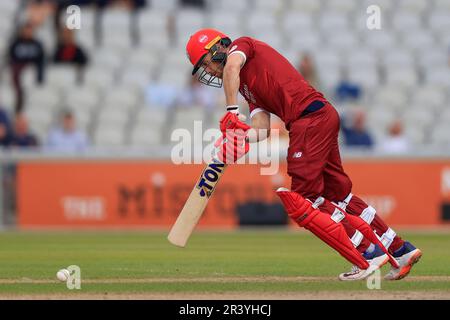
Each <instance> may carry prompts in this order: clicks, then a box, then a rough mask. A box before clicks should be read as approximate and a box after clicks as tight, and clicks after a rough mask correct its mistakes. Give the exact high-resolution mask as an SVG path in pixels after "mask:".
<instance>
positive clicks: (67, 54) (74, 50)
mask: <svg viewBox="0 0 450 320" xmlns="http://www.w3.org/2000/svg"><path fill="white" fill-rule="evenodd" d="M53 62H55V63H68V64H73V65H74V66H76V67H77V71H78V77H77V79H78V83H82V82H83V71H84V67H85V66H86V64H87V63H88V57H87V55H86V53H85V52H84V50H83V48H81V47H80V46H79V45H78V44H77V43H76V42H75V37H74V32H73V30H70V29H68V28H63V29H61V31H60V34H59V41H58V45H57V47H56V50H55V52H54V54H53Z"/></svg>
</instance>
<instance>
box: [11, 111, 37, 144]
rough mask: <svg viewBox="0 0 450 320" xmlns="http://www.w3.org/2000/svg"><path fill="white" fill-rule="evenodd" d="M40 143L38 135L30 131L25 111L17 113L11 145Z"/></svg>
mask: <svg viewBox="0 0 450 320" xmlns="http://www.w3.org/2000/svg"><path fill="white" fill-rule="evenodd" d="M38 144H39V143H38V139H37V138H36V136H35V135H34V134H32V133H30V131H29V128H28V120H27V118H26V117H25V115H24V114H23V113H18V114H16V118H15V119H14V132H13V136H12V139H11V146H15V147H36V146H37V145H38Z"/></svg>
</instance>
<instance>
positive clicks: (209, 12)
mask: <svg viewBox="0 0 450 320" xmlns="http://www.w3.org/2000/svg"><path fill="white" fill-rule="evenodd" d="M373 3H376V4H378V5H379V6H380V7H381V9H382V29H381V30H368V29H367V27H366V19H367V12H366V9H367V6H369V5H371V4H373ZM19 5H20V1H0V37H1V39H2V40H1V41H0V50H2V52H3V53H6V52H7V50H8V45H9V42H8V39H11V37H12V35H13V34H14V31H15V29H16V27H17V25H16V23H17V22H16V19H15V17H16V16H20V15H22V16H23V13H22V14H19V12H21V11H20V10H22V11H23V8H20V7H19ZM249 8H252V10H248V9H249ZM95 10H96V9H95V8H94V7H93V6H84V7H82V11H81V14H82V25H81V29H80V30H77V31H76V36H77V40H78V42H79V43H80V44H81V46H82V47H83V48H84V49H85V50H86V51H87V52H88V54H89V56H90V57H91V59H90V63H89V65H88V66H87V70H86V72H85V75H84V82H83V84H79V83H77V81H76V73H75V71H74V68H72V67H71V66H57V65H54V64H52V63H51V62H50V61H49V62H48V63H47V75H46V80H45V84H44V85H43V86H38V85H37V84H36V82H35V81H34V79H35V74H34V70H31V69H30V70H26V72H25V73H24V74H23V84H24V87H25V88H26V92H27V94H26V101H25V112H26V115H27V118H28V119H29V122H30V127H31V129H32V130H34V132H35V133H36V134H37V135H38V137H39V139H40V140H42V139H43V138H44V137H45V136H46V134H47V130H48V129H49V127H50V125H51V123H52V122H53V121H54V119H55V117H56V115H57V114H58V112H59V111H60V110H61V109H62V108H64V107H67V106H69V107H70V108H71V109H72V110H75V113H76V118H77V123H78V126H79V127H81V128H83V129H85V130H87V132H88V134H89V135H90V140H91V141H93V142H94V144H95V145H96V146H99V147H102V146H105V147H110V146H134V147H139V146H142V147H145V146H155V145H161V144H165V143H167V132H166V131H164V130H167V129H168V128H177V127H183V126H184V127H187V128H188V129H189V130H190V129H191V128H192V126H191V124H190V122H192V121H194V120H208V121H209V120H210V122H207V123H208V125H211V126H217V125H216V124H214V123H213V122H214V121H215V120H217V118H218V115H220V113H221V112H222V110H223V108H222V107H223V106H222V105H221V103H222V100H220V99H218V101H217V110H213V113H212V116H211V117H209V116H208V114H207V110H206V109H205V108H203V107H202V106H197V105H195V106H192V107H190V108H178V107H177V105H176V102H174V103H170V105H169V106H158V105H152V104H151V101H152V100H151V99H147V98H146V97H147V96H146V95H148V94H149V92H152V91H149V90H148V88H149V86H151V85H152V84H158V85H159V84H161V85H164V86H166V87H169V88H170V89H171V90H172V92H180V91H181V90H182V89H183V88H185V87H186V86H188V85H189V84H188V78H187V77H186V75H187V74H188V73H189V71H190V68H191V66H190V64H189V62H188V61H187V58H186V54H185V48H184V45H185V43H186V41H187V40H188V37H189V35H190V34H191V33H193V32H194V31H195V30H197V29H198V28H201V27H205V26H208V27H214V28H218V29H221V30H223V31H224V32H225V33H228V34H230V36H231V37H237V36H239V35H251V36H255V37H259V38H260V39H261V40H263V41H266V42H268V43H269V44H271V45H272V46H274V47H275V48H277V49H278V50H280V52H282V53H283V54H285V56H286V57H287V58H288V59H289V60H290V61H291V63H292V64H293V65H295V66H297V65H298V60H299V54H301V53H302V52H308V53H309V54H312V56H313V58H314V60H315V63H316V67H317V71H318V76H319V79H320V88H318V89H320V90H321V91H323V92H324V93H325V94H326V96H327V97H328V98H329V99H330V100H331V101H332V102H334V103H335V104H336V106H337V108H338V110H343V109H345V108H346V106H345V105H337V104H338V103H337V102H335V101H334V96H333V92H334V90H335V88H336V86H337V85H338V83H339V82H340V80H341V79H342V78H343V77H344V75H345V76H348V78H349V80H351V81H352V82H354V83H357V84H358V85H360V86H361V87H362V88H363V95H362V98H361V101H358V102H359V104H360V105H362V106H364V107H361V108H363V109H365V111H366V113H367V124H368V127H369V128H370V130H372V132H373V133H374V135H375V136H376V137H377V138H378V139H382V138H383V136H384V135H385V134H386V130H385V129H386V128H387V126H388V125H389V124H390V123H391V122H392V121H393V120H394V119H401V120H402V121H403V124H404V127H405V130H404V131H405V133H406V134H407V135H409V136H411V137H412V140H413V142H414V144H415V145H416V146H417V147H425V146H432V145H437V146H440V147H443V146H444V147H447V148H448V149H450V126H449V125H448V124H449V121H450V111H449V110H450V90H449V89H450V65H449V64H450V31H449V30H450V2H449V1H447V0H429V1H426V0H402V1H390V0H377V1H369V0H367V1H358V0H287V1H271V0H264V1H263V0H248V1H229V0H209V1H206V7H205V8H195V7H181V6H180V4H179V2H178V1H176V0H170V1H168V0H152V1H149V2H148V4H147V6H146V7H144V8H142V9H141V10H140V11H139V12H138V13H137V15H132V14H131V13H130V12H129V11H126V10H125V9H123V8H116V7H114V8H106V9H105V10H104V12H103V14H102V17H101V19H100V20H99V21H98V20H97V18H98V16H97V15H96V11H95ZM63 14H65V13H64V12H63ZM63 18H64V16H63ZM50 20H51V19H50ZM50 20H48V21H45V23H43V24H42V25H40V26H39V29H38V32H37V34H36V37H37V38H38V39H39V40H40V41H42V43H43V44H44V47H45V48H46V52H48V53H50V52H53V50H54V48H55V46H56V41H57V38H56V36H55V32H54V26H53V23H52V21H50ZM134 20H136V21H134ZM134 22H136V23H134ZM98 23H100V25H101V28H100V29H101V32H100V36H101V38H100V39H101V41H99V39H98V38H96V37H97V36H98V33H97V32H98V30H97V31H96V27H98ZM133 26H135V27H136V28H137V30H133ZM133 32H134V33H133ZM134 35H137V36H136V38H134ZM3 65H5V63H3ZM218 96H220V94H219V95H218ZM174 101H176V99H175V100H174ZM0 103H1V105H2V106H3V107H4V108H5V109H6V110H7V111H8V112H9V113H11V114H12V113H13V112H14V110H13V108H14V93H13V89H12V84H11V81H10V75H9V71H8V69H7V67H3V71H2V81H1V83H0ZM213 119H214V120H213Z"/></svg>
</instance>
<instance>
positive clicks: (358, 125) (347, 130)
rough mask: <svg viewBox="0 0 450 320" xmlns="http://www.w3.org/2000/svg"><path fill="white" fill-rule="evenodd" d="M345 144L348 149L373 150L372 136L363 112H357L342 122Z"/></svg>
mask: <svg viewBox="0 0 450 320" xmlns="http://www.w3.org/2000/svg"><path fill="white" fill-rule="evenodd" d="M341 125H342V133H343V134H344V142H345V145H346V146H348V147H366V148H372V147H373V145H374V142H373V139H372V136H371V135H370V133H369V131H368V130H367V128H366V116H365V114H364V112H363V111H362V110H355V111H354V112H352V113H351V114H350V117H349V118H345V119H344V121H342V122H341Z"/></svg>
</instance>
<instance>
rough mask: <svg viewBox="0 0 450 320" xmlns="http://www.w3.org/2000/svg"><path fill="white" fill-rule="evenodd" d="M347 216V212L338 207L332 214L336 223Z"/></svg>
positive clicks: (332, 218)
mask: <svg viewBox="0 0 450 320" xmlns="http://www.w3.org/2000/svg"><path fill="white" fill-rule="evenodd" d="M344 218H345V214H344V213H343V212H342V211H341V210H339V209H338V208H336V209H334V212H333V214H332V215H331V220H333V221H334V222H336V223H339V222H341V221H342V220H343V219H344Z"/></svg>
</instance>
